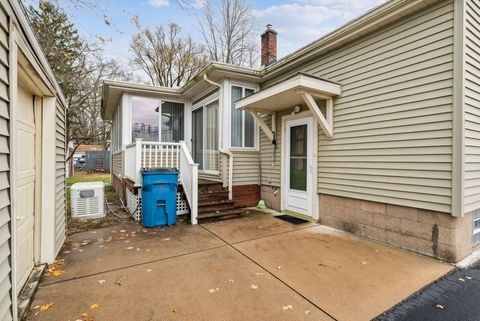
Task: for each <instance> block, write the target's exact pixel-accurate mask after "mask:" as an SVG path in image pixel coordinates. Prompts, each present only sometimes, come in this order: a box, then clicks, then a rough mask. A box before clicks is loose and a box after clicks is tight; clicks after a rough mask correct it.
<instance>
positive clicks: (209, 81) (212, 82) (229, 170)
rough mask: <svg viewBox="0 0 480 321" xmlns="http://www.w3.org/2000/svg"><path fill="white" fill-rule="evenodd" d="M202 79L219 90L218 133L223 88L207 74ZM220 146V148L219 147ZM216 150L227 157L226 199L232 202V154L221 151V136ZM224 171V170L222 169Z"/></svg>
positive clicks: (228, 151)
mask: <svg viewBox="0 0 480 321" xmlns="http://www.w3.org/2000/svg"><path fill="white" fill-rule="evenodd" d="M203 79H204V80H205V81H206V82H208V83H209V84H212V85H214V86H217V87H218V88H219V90H220V100H219V108H218V113H219V115H218V120H219V124H218V129H219V133H220V131H221V130H222V129H223V112H222V111H223V87H222V85H221V84H219V83H217V82H215V81H213V80H211V79H209V78H208V75H207V73H204V74H203ZM221 146H222V147H221ZM218 147H219V148H218V150H219V152H220V153H222V154H225V155H227V156H228V161H229V167H228V199H229V200H232V198H233V196H232V189H233V154H232V152H231V151H230V150H225V149H223V135H220V139H219V146H218ZM222 170H224V169H222Z"/></svg>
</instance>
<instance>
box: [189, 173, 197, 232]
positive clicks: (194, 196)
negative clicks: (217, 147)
mask: <svg viewBox="0 0 480 321" xmlns="http://www.w3.org/2000/svg"><path fill="white" fill-rule="evenodd" d="M191 199H192V204H190V221H191V223H192V224H194V225H195V224H198V220H197V217H198V164H193V165H192V197H191Z"/></svg>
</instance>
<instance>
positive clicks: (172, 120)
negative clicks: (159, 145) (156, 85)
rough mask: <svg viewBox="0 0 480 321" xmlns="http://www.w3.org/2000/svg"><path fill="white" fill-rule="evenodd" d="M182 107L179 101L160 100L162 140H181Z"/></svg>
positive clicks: (182, 129) (182, 130)
mask: <svg viewBox="0 0 480 321" xmlns="http://www.w3.org/2000/svg"><path fill="white" fill-rule="evenodd" d="M183 114H184V108H183V104H181V103H174V102H170V101H163V102H162V139H161V141H162V142H170V143H172V142H179V141H181V140H183V132H184V128H183V120H184V116H183Z"/></svg>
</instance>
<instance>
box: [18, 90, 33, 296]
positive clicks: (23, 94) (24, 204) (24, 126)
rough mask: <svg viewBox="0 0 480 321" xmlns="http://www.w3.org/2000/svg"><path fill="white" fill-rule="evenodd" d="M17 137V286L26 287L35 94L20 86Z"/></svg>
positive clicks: (30, 246) (30, 249)
mask: <svg viewBox="0 0 480 321" xmlns="http://www.w3.org/2000/svg"><path fill="white" fill-rule="evenodd" d="M17 98H18V100H17V105H16V119H15V135H14V138H13V139H14V141H13V145H14V152H15V190H14V193H15V207H14V217H15V219H16V223H17V225H16V230H17V231H16V232H17V237H16V273H17V278H16V283H17V289H18V291H20V290H21V288H22V286H23V285H24V284H25V281H26V280H27V278H28V276H29V275H30V272H31V270H32V268H33V265H34V241H33V240H34V222H35V112H34V103H33V98H34V97H33V95H32V94H31V93H30V92H28V91H27V90H26V89H24V88H22V87H20V86H19V87H18V92H17Z"/></svg>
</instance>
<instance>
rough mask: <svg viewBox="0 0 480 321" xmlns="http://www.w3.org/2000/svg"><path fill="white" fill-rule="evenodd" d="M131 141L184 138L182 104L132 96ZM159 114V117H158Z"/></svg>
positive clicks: (177, 139)
mask: <svg viewBox="0 0 480 321" xmlns="http://www.w3.org/2000/svg"><path fill="white" fill-rule="evenodd" d="M131 101H132V103H131V104H132V141H135V139H137V138H141V139H143V140H145V141H153V142H158V141H161V142H179V141H181V140H183V139H184V119H185V117H184V113H185V108H184V104H182V103H177V102H171V101H162V100H160V99H156V98H148V97H132V99H131ZM160 115H161V117H160Z"/></svg>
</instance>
